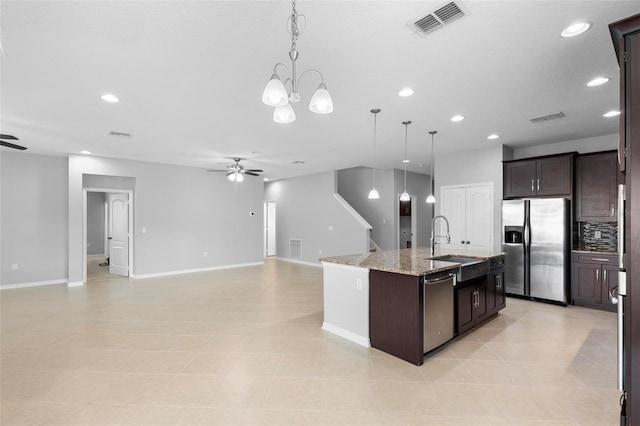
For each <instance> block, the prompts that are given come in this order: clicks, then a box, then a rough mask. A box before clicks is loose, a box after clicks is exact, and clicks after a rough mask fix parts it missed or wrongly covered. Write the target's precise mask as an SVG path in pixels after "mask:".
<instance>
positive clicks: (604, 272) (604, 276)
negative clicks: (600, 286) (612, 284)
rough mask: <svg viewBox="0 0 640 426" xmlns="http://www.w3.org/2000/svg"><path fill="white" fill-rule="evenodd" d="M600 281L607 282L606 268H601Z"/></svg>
mask: <svg viewBox="0 0 640 426" xmlns="http://www.w3.org/2000/svg"><path fill="white" fill-rule="evenodd" d="M602 282H603V283H606V282H607V270H606V269H603V270H602Z"/></svg>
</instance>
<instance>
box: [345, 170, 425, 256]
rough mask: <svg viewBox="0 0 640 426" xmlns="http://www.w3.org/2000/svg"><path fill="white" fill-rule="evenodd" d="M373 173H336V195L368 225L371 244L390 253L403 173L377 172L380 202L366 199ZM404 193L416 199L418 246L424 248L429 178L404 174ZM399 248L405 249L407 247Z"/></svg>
mask: <svg viewBox="0 0 640 426" xmlns="http://www.w3.org/2000/svg"><path fill="white" fill-rule="evenodd" d="M372 172H373V169H371V168H368V167H354V168H350V169H344V170H338V193H339V194H340V195H342V197H343V198H344V199H345V200H346V201H347V202H348V203H349V204H351V206H353V208H354V209H356V211H358V213H360V214H361V215H362V217H364V218H365V220H366V221H367V222H369V223H370V224H371V226H372V227H373V229H372V230H371V238H372V239H373V241H375V243H376V244H377V245H378V246H380V248H381V249H383V250H393V249H396V248H398V226H399V215H398V211H399V205H398V197H399V196H400V194H401V193H402V191H403V190H404V171H403V170H397V169H393V170H376V189H377V190H378V192H379V193H380V199H379V200H369V199H368V198H367V197H368V196H369V191H370V190H371V187H372V185H373V175H372ZM407 192H408V193H409V194H411V195H415V196H416V206H417V225H416V227H417V233H418V235H417V237H418V239H417V245H418V246H419V247H427V246H428V245H429V235H430V232H431V217H432V213H431V208H430V207H429V206H428V205H427V203H426V202H425V200H426V198H427V195H429V176H428V175H423V174H419V173H412V172H407ZM409 226H410V225H409ZM409 239H410V236H409ZM401 246H402V247H406V243H404V244H401Z"/></svg>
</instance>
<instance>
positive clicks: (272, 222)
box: [264, 201, 276, 257]
mask: <svg viewBox="0 0 640 426" xmlns="http://www.w3.org/2000/svg"><path fill="white" fill-rule="evenodd" d="M264 255H265V257H270V256H275V255H276V202H275V201H267V202H265V203H264Z"/></svg>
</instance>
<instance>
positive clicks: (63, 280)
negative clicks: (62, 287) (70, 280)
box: [0, 278, 67, 290]
mask: <svg viewBox="0 0 640 426" xmlns="http://www.w3.org/2000/svg"><path fill="white" fill-rule="evenodd" d="M66 283H67V279H66V278H61V279H59V280H48V281H35V282H31V283H21V284H7V285H2V286H0V290H10V289H12V288H27V287H40V286H41V285H53V284H66Z"/></svg>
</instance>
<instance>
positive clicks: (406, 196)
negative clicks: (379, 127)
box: [400, 121, 411, 201]
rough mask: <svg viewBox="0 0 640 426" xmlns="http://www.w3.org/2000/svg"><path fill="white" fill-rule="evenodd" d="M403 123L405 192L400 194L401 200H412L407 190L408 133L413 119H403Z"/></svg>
mask: <svg viewBox="0 0 640 426" xmlns="http://www.w3.org/2000/svg"><path fill="white" fill-rule="evenodd" d="M402 124H404V160H402V163H403V164H404V192H403V193H402V194H400V201H411V196H410V195H409V193H408V192H407V163H408V162H409V159H408V158H407V134H408V132H409V124H411V121H403V122H402Z"/></svg>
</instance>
